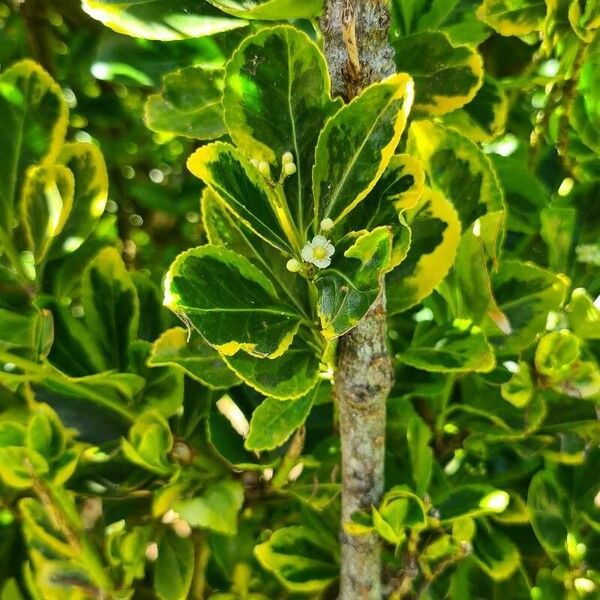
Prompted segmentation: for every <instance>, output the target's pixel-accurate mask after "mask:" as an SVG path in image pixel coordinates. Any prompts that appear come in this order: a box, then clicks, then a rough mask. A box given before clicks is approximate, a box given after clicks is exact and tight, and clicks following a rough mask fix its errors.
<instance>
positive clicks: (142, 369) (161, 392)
mask: <svg viewBox="0 0 600 600" xmlns="http://www.w3.org/2000/svg"><path fill="white" fill-rule="evenodd" d="M152 351H153V346H152V344H151V343H150V342H147V341H145V340H136V341H135V342H133V344H131V346H130V348H129V370H130V371H133V372H134V373H136V374H137V375H139V376H140V377H143V378H144V381H145V385H144V389H143V390H142V392H141V393H140V394H139V395H138V397H137V398H136V399H135V404H136V408H137V409H138V410H140V411H146V410H155V411H157V412H158V413H160V414H161V415H163V416H164V417H172V416H173V415H175V414H176V413H177V412H178V411H179V409H180V408H181V405H182V404H183V392H184V387H183V373H182V372H181V370H180V369H176V368H174V367H172V366H170V365H164V366H153V365H151V364H150V363H149V361H150V356H151V353H152Z"/></svg>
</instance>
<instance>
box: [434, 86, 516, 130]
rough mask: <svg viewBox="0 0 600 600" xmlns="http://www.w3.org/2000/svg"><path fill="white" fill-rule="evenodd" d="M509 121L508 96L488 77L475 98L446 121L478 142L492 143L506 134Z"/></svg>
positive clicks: (448, 116)
mask: <svg viewBox="0 0 600 600" xmlns="http://www.w3.org/2000/svg"><path fill="white" fill-rule="evenodd" d="M507 119H508V99H507V97H506V94H505V92H504V90H503V88H502V87H501V86H500V85H499V84H498V83H497V82H496V81H495V80H494V79H492V78H491V77H487V76H486V77H485V78H484V80H483V84H482V86H481V87H480V88H479V90H477V94H476V95H475V97H474V98H473V99H472V100H471V101H470V102H469V103H468V104H466V105H465V106H463V108H461V109H459V110H456V111H454V112H451V113H449V114H448V115H446V117H445V119H444V121H445V122H446V123H447V124H449V125H451V126H452V127H454V128H455V129H457V130H458V131H460V132H461V133H462V134H464V135H467V136H468V137H470V138H471V139H472V140H474V141H476V142H490V141H492V140H493V139H494V138H497V137H498V136H499V135H501V134H502V133H504V128H505V126H506V121H507Z"/></svg>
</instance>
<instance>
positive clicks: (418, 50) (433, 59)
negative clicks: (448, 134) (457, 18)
mask: <svg viewBox="0 0 600 600" xmlns="http://www.w3.org/2000/svg"><path fill="white" fill-rule="evenodd" d="M392 45H393V47H394V50H395V51H396V54H395V61H396V67H397V69H398V71H401V72H405V73H408V74H409V75H410V76H411V77H412V78H413V80H414V82H415V100H414V105H413V111H414V112H415V113H416V114H419V115H443V114H446V113H449V112H451V111H453V110H456V109H457V108H460V107H461V106H464V105H465V104H467V103H468V102H470V101H471V100H472V99H473V98H474V97H475V94H476V93H477V90H478V89H479V88H480V87H481V83H482V81H483V61H482V59H481V57H480V56H479V54H478V53H477V52H476V51H475V50H473V49H472V48H471V47H469V46H453V45H452V44H451V43H450V39H449V38H448V36H447V35H446V34H445V33H443V32H441V31H423V32H421V33H416V34H414V35H409V36H406V37H401V38H397V39H395V40H393V42H392Z"/></svg>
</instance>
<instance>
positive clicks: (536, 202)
mask: <svg viewBox="0 0 600 600" xmlns="http://www.w3.org/2000/svg"><path fill="white" fill-rule="evenodd" d="M492 159H493V160H492V162H493V165H494V169H495V171H496V173H497V174H498V178H499V180H500V183H501V184H502V188H503V190H504V195H505V197H506V205H507V208H508V220H507V227H508V229H509V230H510V231H518V232H522V233H529V234H537V233H538V232H539V230H540V215H541V212H542V210H543V209H544V208H545V207H546V206H547V205H548V203H549V202H550V192H549V191H548V189H547V188H546V186H545V185H544V184H543V183H542V182H541V181H540V180H539V179H538V178H537V177H536V176H535V175H534V174H533V173H531V171H530V170H529V168H528V166H527V161H526V160H524V159H523V158H519V157H515V156H506V157H505V156H499V155H497V154H495V155H492Z"/></svg>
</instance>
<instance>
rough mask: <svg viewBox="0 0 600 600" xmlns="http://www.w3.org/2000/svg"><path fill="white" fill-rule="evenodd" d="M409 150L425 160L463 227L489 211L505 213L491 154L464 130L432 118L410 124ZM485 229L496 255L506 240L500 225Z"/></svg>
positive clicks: (489, 250) (488, 246) (489, 251)
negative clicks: (488, 154) (484, 150)
mask: <svg viewBox="0 0 600 600" xmlns="http://www.w3.org/2000/svg"><path fill="white" fill-rule="evenodd" d="M408 151H409V152H410V153H414V154H417V155H418V156H419V157H420V158H421V160H422V161H423V165H424V167H425V171H426V173H427V175H428V176H429V182H430V185H431V187H432V188H433V189H434V190H438V191H439V192H441V193H442V194H444V195H445V196H446V198H448V200H450V202H452V204H453V205H454V207H455V208H456V211H457V212H458V215H459V217H460V222H461V223H462V227H463V230H466V229H467V228H468V227H470V226H471V225H472V224H473V223H474V222H475V221H476V220H477V219H478V218H479V217H482V216H483V215H485V214H487V213H492V212H500V213H504V211H505V207H504V199H503V195H502V189H501V188H500V186H499V184H498V179H497V177H496V174H495V172H494V169H493V167H492V165H491V162H490V160H489V158H488V157H487V156H486V155H485V154H484V153H483V152H482V151H481V150H480V149H479V148H478V147H477V145H476V144H475V143H473V142H472V141H471V140H469V139H468V138H467V137H465V136H463V135H462V134H460V133H458V132H457V131H454V130H452V129H449V128H446V127H444V126H442V125H438V124H436V123H433V122H432V121H418V122H415V123H413V124H412V125H411V128H410V132H409V141H408ZM494 225H495V227H494V229H491V230H489V231H486V230H485V229H482V228H481V227H480V228H479V229H480V232H479V235H480V237H481V238H482V240H483V242H484V244H485V247H486V251H487V255H488V256H490V257H493V258H496V257H497V256H498V253H499V246H500V243H501V242H502V240H503V229H502V226H503V225H502V222H500V229H499V230H498V229H497V226H498V224H497V223H494Z"/></svg>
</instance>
